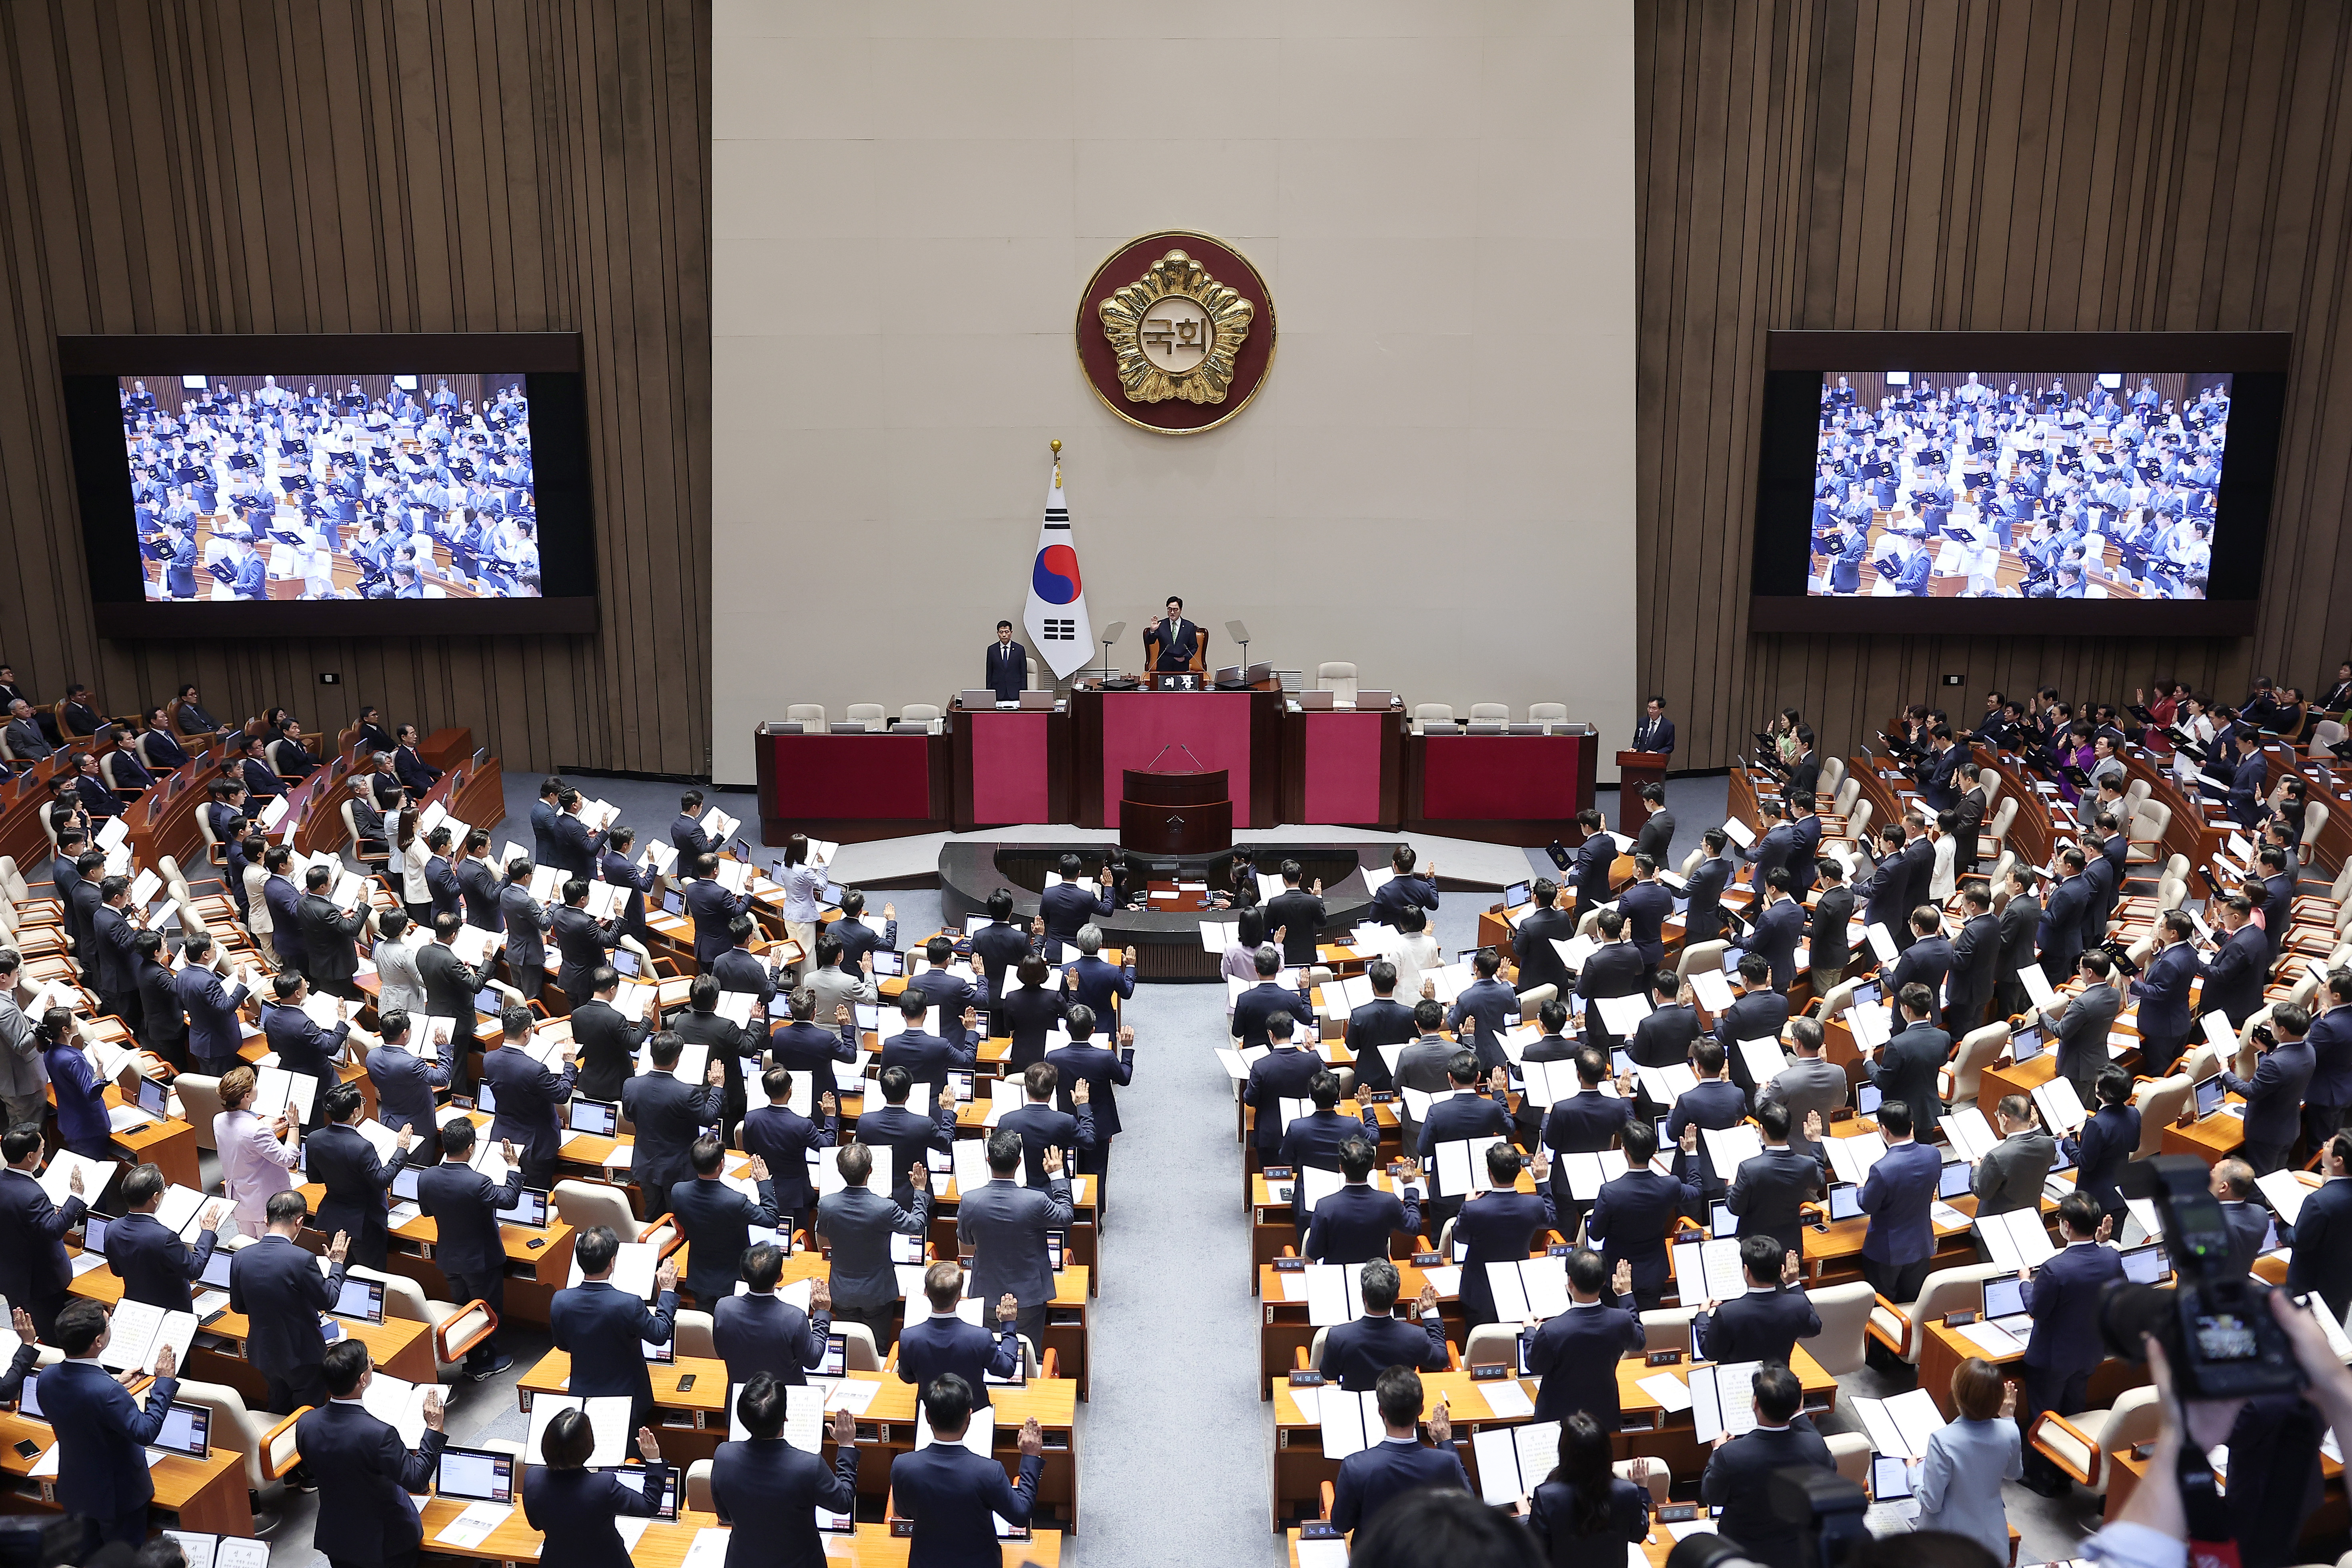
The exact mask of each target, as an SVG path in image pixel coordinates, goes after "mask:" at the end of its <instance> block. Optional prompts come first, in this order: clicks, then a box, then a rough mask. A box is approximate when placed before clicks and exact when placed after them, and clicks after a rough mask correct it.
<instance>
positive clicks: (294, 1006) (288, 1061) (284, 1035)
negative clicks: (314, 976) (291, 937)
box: [261, 972, 352, 1130]
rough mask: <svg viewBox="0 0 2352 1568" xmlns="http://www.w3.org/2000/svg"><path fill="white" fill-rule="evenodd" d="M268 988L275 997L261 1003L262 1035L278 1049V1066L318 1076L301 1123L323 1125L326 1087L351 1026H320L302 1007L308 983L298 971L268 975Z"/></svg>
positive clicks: (337, 1066)
mask: <svg viewBox="0 0 2352 1568" xmlns="http://www.w3.org/2000/svg"><path fill="white" fill-rule="evenodd" d="M269 989H270V992H271V994H272V995H273V997H274V998H275V999H274V1000H273V1001H270V1002H267V1003H264V1004H263V1005H262V1008H261V1036H262V1038H263V1039H264V1040H266V1041H268V1045H269V1048H270V1049H271V1050H272V1051H274V1052H276V1053H277V1056H278V1066H280V1067H282V1068H285V1069H286V1070H287V1071H288V1072H292V1073H300V1074H302V1075H304V1076H305V1077H308V1078H310V1079H316V1080H317V1088H316V1089H314V1090H313V1091H312V1093H311V1096H310V1114H309V1115H308V1116H307V1117H305V1118H303V1121H302V1125H303V1127H304V1128H305V1129H306V1130H307V1129H310V1128H316V1127H321V1126H324V1125H325V1124H326V1121H327V1089H329V1088H330V1087H331V1085H333V1084H334V1083H336V1082H337V1081H338V1080H339V1079H340V1078H341V1060H342V1055H343V1043H344V1041H346V1040H348V1039H349V1038H350V1037H351V1033H352V1026H351V1024H350V1022H349V1021H348V1020H345V1021H342V1022H339V1023H337V1024H336V1025H335V1026H334V1027H333V1028H331V1029H327V1028H321V1027H320V1026H319V1022H318V1020H317V1019H315V1018H313V1017H311V1016H310V1014H309V1013H308V1012H307V1011H305V1010H304V1008H303V1004H304V1003H306V1002H308V1001H309V1000H310V986H309V984H306V983H305V982H304V980H303V979H302V977H301V976H300V975H299V974H296V973H290V972H289V973H283V974H279V975H277V976H275V977H274V978H272V979H271V981H270V983H269Z"/></svg>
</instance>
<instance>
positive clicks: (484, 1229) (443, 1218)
mask: <svg viewBox="0 0 2352 1568" xmlns="http://www.w3.org/2000/svg"><path fill="white" fill-rule="evenodd" d="M472 1152H474V1124H473V1122H471V1121H467V1119H466V1118H464V1117H462V1116H460V1117H456V1118H453V1119H452V1120H451V1121H450V1123H449V1125H448V1126H446V1127H445V1128H443V1129H442V1130H441V1155H442V1159H441V1163H439V1164H437V1165H435V1166H433V1167H432V1168H431V1169H429V1170H426V1171H423V1172H420V1173H418V1174H417V1177H416V1206H417V1208H418V1209H419V1210H420V1211H422V1212H423V1214H424V1215H425V1217H426V1218H427V1219H430V1220H431V1221H432V1222H433V1223H434V1226H436V1228H437V1229H438V1231H439V1232H440V1240H439V1241H438V1242H436V1244H435V1246H434V1248H433V1253H434V1260H435V1261H436V1262H437V1263H439V1264H440V1265H441V1272H442V1273H443V1274H445V1275H446V1276H448V1279H449V1294H450V1295H451V1297H452V1298H454V1299H455V1300H459V1301H476V1300H478V1301H480V1302H482V1303H483V1304H484V1305H486V1306H488V1308H489V1309H490V1310H491V1311H492V1312H493V1313H497V1314H499V1315H501V1316H503V1315H504V1313H505V1310H506V1300H507V1255H506V1243H505V1241H504V1240H503V1238H502V1237H500V1235H499V1210H500V1209H505V1208H512V1207H513V1206H514V1205H516V1204H517V1203H519V1202H520V1201H521V1199H522V1183H523V1177H522V1163H521V1160H520V1157H519V1156H518V1155H517V1154H516V1152H515V1146H514V1145H513V1144H512V1143H507V1144H504V1145H502V1147H501V1150H500V1152H502V1153H503V1154H504V1155H505V1156H506V1162H507V1167H508V1168H507V1179H506V1184H505V1185H504V1186H498V1185H494V1184H492V1183H491V1181H490V1179H489V1178H488V1176H485V1175H484V1174H482V1173H481V1172H479V1171H477V1170H475V1169H474V1168H473V1167H472V1166H471V1165H469V1164H468V1163H467V1156H468V1155H470V1154H471V1153H472ZM513 1364H514V1358H513V1357H511V1356H500V1355H499V1345H498V1336H497V1335H496V1334H495V1333H493V1334H491V1335H490V1336H489V1337H488V1338H487V1339H485V1340H483V1341H482V1342H481V1343H480V1344H478V1345H476V1346H475V1347H474V1348H473V1349H472V1350H470V1351H468V1352H467V1353H466V1367H465V1371H466V1375H467V1376H468V1377H470V1378H472V1379H473V1380H474V1381H475V1382H476V1383H480V1382H482V1381H484V1380H485V1379H487V1378H491V1377H495V1376H497V1375H498V1374H499V1373H502V1372H504V1371H506V1370H507V1369H508V1368H509V1367H510V1366H512V1365H513Z"/></svg>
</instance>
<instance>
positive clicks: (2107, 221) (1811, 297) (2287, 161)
mask: <svg viewBox="0 0 2352 1568" xmlns="http://www.w3.org/2000/svg"><path fill="white" fill-rule="evenodd" d="M1636 17H1637V20H1636V30H1637V31H1636V57H1635V68H1636V74H1637V82H1636V95H1637V96H1636V112H1637V114H1638V116H1639V117H1640V120H1641V122H1642V137H1641V142H1640V156H1639V163H1638V168H1637V181H1638V191H1637V199H1638V200H1639V201H1640V203H1641V227H1640V258H1639V267H1640V272H1641V288H1642V294H1641V321H1640V331H1641V345H1640V356H1641V366H1640V376H1639V380H1638V396H1639V399H1640V408H1639V426H1638V439H1639V446H1640V458H1639V460H1640V464H1641V470H1642V473H1641V479H1642V482H1641V491H1640V500H1639V506H1638V511H1637V527H1638V530H1639V535H1640V542H1641V549H1640V570H1639V576H1638V580H1637V583H1636V592H1637V595H1638V601H1639V605H1640V631H1639V636H1640V638H1641V644H1642V648H1641V652H1642V670H1643V676H1642V684H1643V691H1645V692H1647V691H1650V690H1658V691H1662V692H1663V693H1664V695H1665V697H1666V699H1667V701H1668V703H1669V705H1670V708H1671V710H1672V711H1673V712H1674V713H1675V716H1676V719H1677V722H1678V723H1679V725H1680V737H1681V747H1680V750H1679V752H1678V754H1677V757H1676V761H1677V763H1680V764H1681V765H1683V766H1685V767H1693V768H1706V767H1720V766H1722V765H1724V764H1725V763H1727V762H1728V761H1729V760H1730V758H1731V756H1732V755H1733V753H1735V752H1738V751H1739V750H1741V749H1743V747H1745V746H1746V745H1748V744H1749V743H1750V742H1748V734H1749V731H1753V730H1756V729H1759V728H1760V727H1761V726H1762V724H1763V722H1764V721H1765V719H1766V718H1767V716H1769V714H1770V713H1772V712H1774V711H1775V710H1779V709H1780V708H1781V707H1783V706H1792V707H1795V708H1798V709H1800V710H1802V711H1803V713H1804V714H1805V716H1806V718H1807V720H1808V721H1810V722H1811V723H1812V724H1813V725H1814V726H1815V728H1816V729H1818V730H1819V731H1821V732H1822V738H1823V741H1824V742H1825V743H1826V744H1827V745H1828V746H1830V747H1831V748H1832V749H1834V750H1835V751H1837V752H1841V753H1843V752H1848V751H1850V750H1852V749H1853V747H1854V746H1856V745H1857V744H1859V743H1860V742H1863V741H1864V739H1866V738H1867V736H1868V734H1869V732H1870V731H1871V729H1873V728H1874V727H1875V726H1876V725H1877V724H1879V723H1881V722H1883V721H1885V718H1886V717H1887V716H1889V715H1891V714H1892V713H1893V712H1895V710H1897V709H1899V708H1900V707H1901V706H1902V705H1903V704H1904V703H1906V702H1910V701H1914V700H1927V701H1930V702H1939V703H1941V704H1942V705H1944V706H1947V707H1949V708H1951V709H1952V710H1954V711H1955V712H1958V711H1962V710H1968V711H1974V710H1976V709H1977V707H1978V706H1979V700H1980V696H1981V693H1982V692H1983V691H1985V690H1986V689H1991V688H1994V687H1998V688H2000V689H2003V690H2006V691H2011V692H2015V691H2018V690H2019V689H2031V688H2032V687H2033V686H2035V685H2037V684H2040V683H2042V682H2043V681H2048V682H2050V683H2052V684H2054V685H2056V686H2058V687H2060V688H2061V689H2063V690H2064V691H2065V692H2066V693H2067V695H2068V696H2069V697H2077V698H2081V699H2083V700H2128V699H2129V697H2130V695H2131V692H2132V689H2133V688H2134V687H2136V686H2140V685H2145V684H2147V682H2149V681H2151V680H2153V679H2157V678H2158V677H2164V676H2178V677H2179V678H2181V679H2189V680H2191V681H2193V682H2197V683H2200V684H2202V685H2208V686H2211V687H2212V688H2214V689H2217V690H2219V691H2221V692H2224V693H2230V694H2236V693H2240V692H2242V690H2243V689H2244V684H2245V682H2246V680H2247V679H2248V678H2249V677H2250V676H2252V675H2255V674H2263V675H2270V676H2273V677H2274V678H2275V679H2280V680H2282V681H2286V682H2292V683H2294V684H2298V685H2302V686H2305V687H2306V688H2309V687H2310V686H2312V685H2314V684H2315V683H2316V684H2320V685H2323V686H2324V685H2326V684H2327V683H2328V682H2330V681H2332V680H2333V679H2334V674H2335V668H2336V661H2337V660H2338V659H2340V658H2345V657H2347V655H2352V534H2347V521H2346V504H2345V496H2346V488H2347V468H2352V374H2347V372H2352V359H2347V351H2352V299H2347V289H2346V282H2345V279H2346V277H2347V262H2352V254H2347V249H2352V234H2348V233H2347V192H2352V112H2347V110H2352V103H2347V101H2346V87H2345V83H2346V81H2347V78H2352V22H2347V16H2346V14H2345V13H2344V11H2343V9H2342V8H2341V7H2337V6H2333V5H2317V4H2311V3H2308V0H2241V3H2238V4H2217V3H2213V0H2147V3H2145V4H2138V5H2107V4H2099V3H2092V0H1639V4H1638V5H1637V6H1636ZM1777 328H1815V329H1822V328H1832V329H1843V330H1864V331H1867V330H1895V329H1900V330H1909V331H1918V330H1933V331H2245V330H2259V331H2293V332H2294V333H2295V334H2296V339H2297V342H2296V351H2295V358H2294V369H2293V371H2292V373H2291V375H2290V381H2289V389H2288V406H2287V424H2286V429H2285V432H2284V439H2283V441H2282V445H2281V452H2280V459H2279V470H2278V476H2277V479H2278V482H2277V490H2276V495H2275V498H2274V503H2273V515H2272V521H2271V543H2270V552H2269V556H2268V559H2267V561H2266V563H2265V568H2264V574H2263V607H2262V616H2261V622H2260V629H2259V630H2258V631H2257V633H2256V634H2255V635H2254V636H2253V637H2248V638H2242V639H2239V638H2230V639H2135V640H2098V641H2091V640H2085V639H2080V638H2065V637H2048V638H2034V639H2019V638H2005V637H1831V636H1801V635H1779V636H1768V635H1763V634H1759V633H1751V632H1749V631H1748V629H1747V625H1746V607H1747V593H1748V568H1749V557H1750V529H1751V522H1752V519H1753V514H1754V506H1755V476H1756V459H1757V439H1758V425H1759V417H1760V408H1759V387H1760V385H1761V365H1762V353H1763V341H1764V340H1763V334H1764V333H1765V332H1766V331H1769V330H1772V329H1777ZM1947 674H1953V675H1958V676H1960V677H1962V679H1963V681H1964V685H1963V686H1962V688H1961V689H1959V690H1958V691H1953V690H1951V689H1947V688H1945V687H1943V686H1941V685H1940V684H1939V681H1940V679H1941V678H1942V677H1943V676H1945V675H1947Z"/></svg>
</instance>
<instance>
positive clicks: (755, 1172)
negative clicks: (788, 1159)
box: [751, 1154, 768, 1182]
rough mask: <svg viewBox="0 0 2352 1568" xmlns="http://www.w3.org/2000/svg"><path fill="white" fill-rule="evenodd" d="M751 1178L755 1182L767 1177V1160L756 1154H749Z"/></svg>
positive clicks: (762, 1180)
mask: <svg viewBox="0 0 2352 1568" xmlns="http://www.w3.org/2000/svg"><path fill="white" fill-rule="evenodd" d="M751 1179H752V1180H753V1181H755V1182H764V1181H766V1180H767V1179H768V1162H767V1161H765V1160H764V1159H761V1157H760V1156H759V1155H757V1154H754V1155H752V1156H751Z"/></svg>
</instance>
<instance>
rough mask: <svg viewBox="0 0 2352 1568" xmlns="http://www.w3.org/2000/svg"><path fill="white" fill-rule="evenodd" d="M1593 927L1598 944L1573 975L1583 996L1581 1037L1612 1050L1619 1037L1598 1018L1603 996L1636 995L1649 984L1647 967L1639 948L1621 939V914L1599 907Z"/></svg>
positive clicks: (1622, 931) (1622, 923)
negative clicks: (1598, 914) (1597, 932)
mask: <svg viewBox="0 0 2352 1568" xmlns="http://www.w3.org/2000/svg"><path fill="white" fill-rule="evenodd" d="M1593 923H1594V928H1595V929H1596V930H1597V931H1600V933H1601V944H1600V945H1599V946H1598V947H1596V948H1594V949H1593V950H1592V952H1591V954H1590V955H1588V956H1587V957H1586V958H1585V961H1584V967H1583V969H1582V970H1580V972H1579V973H1578V974H1577V976H1576V994H1578V995H1579V996H1580V997H1582V998H1583V999H1584V1037H1585V1038H1586V1039H1588V1040H1590V1041H1591V1042H1592V1043H1593V1044H1594V1045H1596V1046H1599V1047H1601V1049H1603V1050H1613V1049H1614V1048H1616V1047H1617V1046H1618V1045H1619V1044H1621V1043H1622V1041H1621V1038H1620V1037H1619V1036H1618V1035H1617V1034H1616V1033H1614V1032H1613V1031H1612V1030H1611V1029H1610V1027H1609V1026H1607V1025H1606V1024H1605V1023H1603V1022H1602V1021H1601V999H1602V998H1603V997H1617V996H1638V995H1640V994H1642V989H1643V986H1645V985H1647V984H1649V972H1650V966H1649V965H1648V964H1647V963H1643V960H1642V952H1641V949H1639V948H1637V947H1635V946H1634V945H1633V943H1632V942H1628V941H1626V940H1625V913H1624V911H1623V910H1601V915H1600V918H1599V919H1598V920H1597V921H1594V922H1593Z"/></svg>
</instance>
